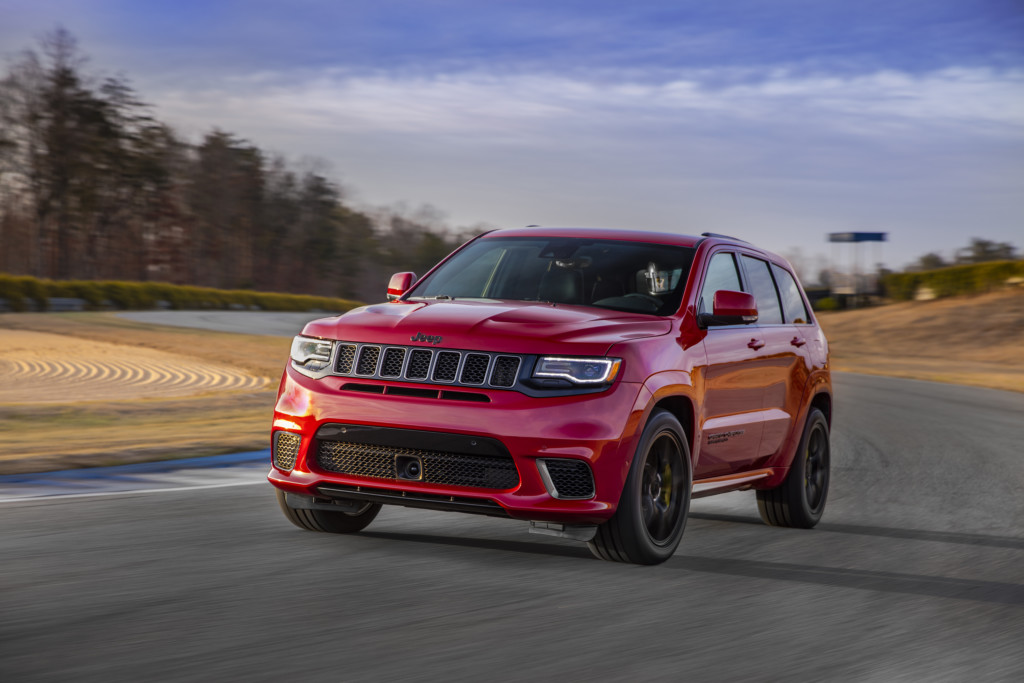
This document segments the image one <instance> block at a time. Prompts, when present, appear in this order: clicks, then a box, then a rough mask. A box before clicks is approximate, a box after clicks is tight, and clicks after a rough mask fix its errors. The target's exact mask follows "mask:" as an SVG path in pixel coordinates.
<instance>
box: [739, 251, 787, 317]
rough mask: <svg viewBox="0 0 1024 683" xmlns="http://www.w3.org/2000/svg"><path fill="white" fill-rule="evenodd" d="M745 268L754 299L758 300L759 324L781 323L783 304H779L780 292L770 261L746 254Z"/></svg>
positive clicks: (744, 258) (744, 256) (744, 257)
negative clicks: (770, 268)
mask: <svg viewBox="0 0 1024 683" xmlns="http://www.w3.org/2000/svg"><path fill="white" fill-rule="evenodd" d="M743 269H744V270H746V271H747V277H749V278H750V286H751V288H752V289H753V290H754V291H753V294H754V299H756V300H757V322H758V324H761V325H781V324H782V306H781V305H780V304H779V294H778V292H776V291H775V282H774V281H773V280H772V273H771V271H770V270H768V262H767V261H762V260H761V259H759V258H754V257H752V256H747V255H746V254H744V255H743Z"/></svg>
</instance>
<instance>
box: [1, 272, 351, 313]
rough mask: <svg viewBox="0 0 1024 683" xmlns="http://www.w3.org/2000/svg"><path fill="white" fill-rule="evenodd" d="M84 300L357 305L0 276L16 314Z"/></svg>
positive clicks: (277, 307) (289, 307) (96, 304)
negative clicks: (57, 301) (64, 301)
mask: <svg viewBox="0 0 1024 683" xmlns="http://www.w3.org/2000/svg"><path fill="white" fill-rule="evenodd" d="M60 297H68V298H74V299H83V300H84V301H85V305H86V308H89V309H91V310H102V309H106V308H119V309H133V308H134V309H139V308H141V309H146V308H160V307H169V308H173V309H198V308H247V309H261V310H264V311H312V310H319V311H332V312H334V311H337V312H342V311H347V310H349V309H351V308H355V307H356V306H359V305H361V304H359V303H358V302H356V301H348V300H347V299H335V298H332V297H325V296H305V295H300V294H274V293H271V292H253V291H249V290H238V289H234V290H229V289H213V288H210V287H186V286H181V285H170V284H165V283H161V282H103V281H96V280H40V279H38V278H34V277H27V276H14V275H5V274H3V273H0V299H6V300H7V306H8V308H10V309H11V310H13V311H25V310H37V311H45V310H46V309H47V307H48V305H49V299H50V298H60Z"/></svg>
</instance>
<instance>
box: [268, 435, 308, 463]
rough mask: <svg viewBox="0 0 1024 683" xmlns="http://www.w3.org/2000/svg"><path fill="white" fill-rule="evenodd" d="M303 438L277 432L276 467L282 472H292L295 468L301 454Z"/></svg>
mask: <svg viewBox="0 0 1024 683" xmlns="http://www.w3.org/2000/svg"><path fill="white" fill-rule="evenodd" d="M301 443H302V437H300V436H299V435H298V434H292V433H291V432H277V433H276V434H274V467H276V468H278V469H280V470H290V469H291V468H293V467H295V458H296V456H298V454H299V444H301Z"/></svg>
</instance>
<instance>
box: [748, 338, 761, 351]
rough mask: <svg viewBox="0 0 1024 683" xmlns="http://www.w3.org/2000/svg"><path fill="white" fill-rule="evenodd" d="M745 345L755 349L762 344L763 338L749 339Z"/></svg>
mask: <svg viewBox="0 0 1024 683" xmlns="http://www.w3.org/2000/svg"><path fill="white" fill-rule="evenodd" d="M747 346H749V347H750V348H752V349H754V350H755V351H757V350H758V349H759V348H761V347H762V346H764V340H763V339H751V340H750V342H749V343H748V344H747Z"/></svg>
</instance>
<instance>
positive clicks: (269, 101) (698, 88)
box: [157, 68, 1024, 144]
mask: <svg viewBox="0 0 1024 683" xmlns="http://www.w3.org/2000/svg"><path fill="white" fill-rule="evenodd" d="M708 81H709V79H708V78H707V77H706V75H705V74H700V73H698V74H694V75H683V76H681V77H679V78H675V79H671V80H667V81H664V82H661V83H656V84H650V83H644V82H640V81H630V80H625V79H607V78H590V79H582V78H570V77H565V76H558V75H550V74H496V73H486V72H474V71H470V72H461V73H447V74H438V75H433V76H405V77H403V76H401V75H393V74H385V75H375V76H366V75H349V74H346V73H344V72H343V71H342V72H339V71H328V72H326V73H320V74H315V75H310V76H308V77H303V75H302V74H298V75H295V74H275V73H263V74H258V75H256V76H253V77H249V78H246V79H236V80H231V81H226V82H224V85H223V87H220V88H217V89H206V90H201V91H192V90H189V91H184V90H183V91H178V92H173V91H172V92H165V93H162V94H161V93H158V94H157V99H158V101H159V103H160V105H161V108H162V109H164V110H168V111H169V112H170V113H171V115H172V116H175V117H181V118H183V119H186V120H188V119H195V120H198V121H202V122H207V123H208V122H211V121H223V120H224V119H225V118H227V119H231V120H242V121H244V120H248V119H250V118H252V117H253V116H254V115H257V114H258V116H259V117H260V118H261V119H263V120H265V121H267V122H268V123H269V122H271V121H272V122H274V123H275V124H276V125H282V126H301V127H306V128H315V129H318V130H336V131H339V132H348V133H358V132H367V133H371V132H373V133H383V132H389V133H395V134H416V135H456V136H459V137H462V138H464V139H465V138H467V137H468V138H477V137H486V138H488V139H489V140H490V141H491V142H497V141H502V140H505V141H508V142H514V143H517V144H521V143H524V142H530V141H531V140H532V141H534V142H537V143H542V142H543V141H544V139H545V137H546V135H548V134H551V133H552V132H554V133H555V134H556V135H560V134H561V132H560V131H562V130H563V129H564V128H566V127H570V128H571V127H574V126H581V127H582V128H584V129H593V128H595V127H604V128H608V129H618V130H629V129H636V131H637V132H641V130H642V129H644V128H645V127H646V128H648V129H649V128H650V127H652V126H654V127H669V128H671V127H675V126H679V125H688V126H692V127H694V128H696V129H709V128H715V129H720V130H721V129H725V128H727V127H728V126H729V125H752V124H756V125H759V126H780V127H791V126H793V125H794V124H796V125H799V126H802V127H803V126H807V125H811V126H813V128H814V129H815V130H819V131H830V132H833V133H843V134H849V135H856V136H869V137H872V136H879V135H883V136H884V135H887V134H890V133H892V132H894V131H903V132H905V131H906V130H908V129H916V130H925V131H940V132H941V131H945V132H948V130H949V129H952V128H955V129H957V130H958V131H959V132H960V133H964V134H969V135H997V136H1005V137H1009V138H1013V139H1018V140H1019V139H1021V138H1022V134H1024V70H1013V71H996V70H993V69H989V68H974V69H963V68H955V69H954V68H951V69H942V70H938V71H933V72H929V73H925V74H908V73H904V72H899V71H891V70H889V71H878V72H876V73H871V74H866V75H860V76H849V77H837V76H828V75H820V76H814V75H810V76H804V75H800V76H796V75H791V74H788V73H786V72H778V73H773V74H769V75H767V76H765V77H763V78H761V79H759V80H757V81H754V82H741V83H734V84H731V85H725V86H713V85H709V84H708ZM224 125H231V121H224Z"/></svg>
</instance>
